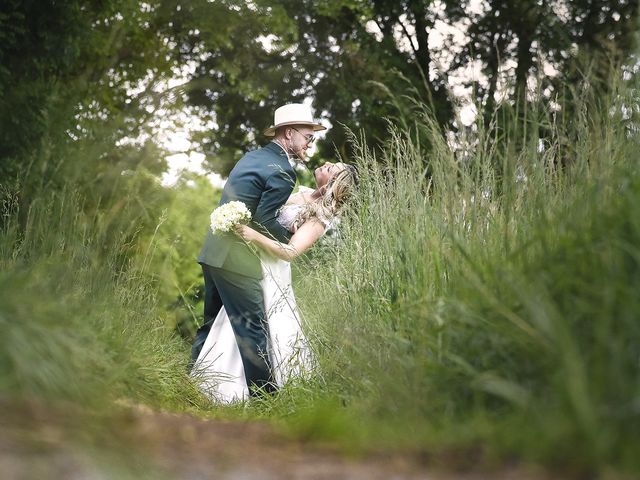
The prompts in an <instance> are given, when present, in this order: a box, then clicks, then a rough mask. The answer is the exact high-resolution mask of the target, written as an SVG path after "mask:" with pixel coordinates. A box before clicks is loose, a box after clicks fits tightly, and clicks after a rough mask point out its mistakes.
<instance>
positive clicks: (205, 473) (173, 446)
mask: <svg viewBox="0 0 640 480" xmlns="http://www.w3.org/2000/svg"><path fill="white" fill-rule="evenodd" d="M0 406H4V407H7V405H6V404H5V405H0ZM11 408H12V409H13V414H12V415H11V414H10V415H3V416H2V418H3V419H2V420H1V421H0V428H1V431H2V435H1V436H0V472H1V475H0V476H1V478H3V479H11V480H14V479H16V480H18V479H19V480H22V479H43V478H47V479H49V478H52V479H57V478H60V479H69V480H76V479H77V480H80V479H82V480H85V479H91V480H93V479H100V480H101V479H127V478H131V479H147V478H149V479H220V480H254V479H255V480H258V479H259V480H272V479H273V480H286V479H305V480H306V479H309V480H325V479H327V480H329V479H331V480H333V479H354V480H378V479H380V480H382V479H385V480H386V479H394V480H413V479H430V480H449V479H452V480H453V479H455V480H472V479H474V480H475V479H498V480H507V479H514V480H515V479H518V480H529V479H531V480H539V479H542V478H543V477H542V476H541V475H534V474H533V473H531V472H525V471H524V470H523V469H521V468H518V469H509V470H505V469H501V470H500V471H499V472H483V473H482V472H455V471H453V470H454V469H451V471H449V472H443V471H441V470H435V469H434V467H433V466H430V465H429V463H428V462H425V461H424V460H423V459H420V458H418V457H416V456H408V455H400V454H384V453H378V454H375V455H369V456H367V457H364V458H348V457H345V456H343V455H341V454H339V453H338V452H337V451H335V450H332V449H330V448H326V447H318V446H311V445H308V444H305V443H302V442H297V441H294V440H291V439H289V438H286V437H284V436H282V435H279V434H278V433H276V432H275V431H274V430H273V429H272V428H270V427H269V426H268V425H266V424H263V423H256V422H251V423H248V422H230V421H221V420H203V419H200V418H197V417H193V416H190V415H186V414H173V413H166V412H154V411H151V410H149V409H146V408H132V409H130V410H129V411H127V412H124V413H123V414H122V415H121V416H118V418H117V419H113V418H110V419H107V420H105V419H102V420H100V419H98V420H97V423H91V424H88V423H87V421H86V419H85V420H82V419H79V418H78V417H76V416H74V415H71V414H69V413H68V412H66V411H64V412H65V413H60V410H59V409H58V410H57V411H56V412H55V413H54V412H53V411H52V410H48V409H47V408H43V406H42V405H39V406H37V407H34V406H33V405H21V406H20V407H19V408H16V407H15V405H14V406H13V407H11ZM3 410H4V412H3V413H5V414H6V413H9V412H7V410H5V408H3Z"/></svg>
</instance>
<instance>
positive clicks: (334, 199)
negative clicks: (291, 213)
mask: <svg viewBox="0 0 640 480" xmlns="http://www.w3.org/2000/svg"><path fill="white" fill-rule="evenodd" d="M357 185H358V173H357V171H356V169H355V167H354V166H353V165H346V164H345V168H344V169H343V170H340V171H339V172H338V173H336V174H335V175H334V176H333V177H331V179H330V180H329V182H328V183H327V187H326V189H325V191H324V193H323V195H322V197H320V198H319V199H318V200H316V201H315V202H308V203H306V204H305V207H304V208H302V209H301V210H300V212H299V213H298V215H297V216H296V219H295V220H294V221H293V226H294V227H295V228H298V227H299V226H300V225H302V224H303V223H304V222H306V221H307V220H309V219H310V218H311V217H316V218H318V219H319V220H320V221H321V222H323V223H325V224H329V223H330V222H331V221H332V220H333V219H334V218H336V217H337V216H338V215H339V214H340V213H341V212H342V210H343V208H344V205H345V203H346V202H347V201H348V200H349V198H351V197H352V196H353V193H354V190H355V187H356V186H357Z"/></svg>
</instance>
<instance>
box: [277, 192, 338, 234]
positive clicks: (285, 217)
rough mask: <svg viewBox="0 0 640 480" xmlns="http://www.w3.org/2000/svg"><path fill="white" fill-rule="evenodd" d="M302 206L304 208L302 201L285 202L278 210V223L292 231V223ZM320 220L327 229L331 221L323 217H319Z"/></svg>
mask: <svg viewBox="0 0 640 480" xmlns="http://www.w3.org/2000/svg"><path fill="white" fill-rule="evenodd" d="M302 191H303V190H301V192H302ZM304 191H305V192H307V191H313V190H312V189H305V190H304ZM303 208H304V204H302V203H285V204H284V205H283V206H282V207H281V208H280V211H279V212H278V217H277V220H278V223H279V224H280V225H282V226H283V227H284V228H286V229H287V230H289V231H290V232H292V231H293V230H292V229H293V224H294V223H295V221H296V218H297V217H298V214H299V213H300V211H301V210H302V209H303ZM320 221H321V222H322V223H323V224H324V227H325V231H327V229H328V228H329V227H330V226H331V221H330V220H327V219H324V218H320Z"/></svg>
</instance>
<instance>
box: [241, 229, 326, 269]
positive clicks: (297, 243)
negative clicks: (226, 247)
mask: <svg viewBox="0 0 640 480" xmlns="http://www.w3.org/2000/svg"><path fill="white" fill-rule="evenodd" d="M324 229H325V227H324V225H323V224H322V222H320V220H318V219H316V218H311V219H309V220H307V221H306V222H304V223H303V224H302V225H301V226H300V227H299V228H298V229H297V230H296V233H295V234H294V235H293V236H292V237H291V240H289V243H288V244H287V243H281V242H278V241H276V240H272V239H270V238H268V237H266V236H264V235H263V234H261V233H260V232H258V231H256V230H254V229H253V228H251V227H247V226H246V225H239V226H238V227H236V233H237V234H238V235H240V237H242V239H243V240H245V241H247V242H251V243H253V244H254V245H257V246H258V247H260V248H262V249H263V250H266V251H267V252H268V253H270V254H271V255H274V256H276V257H278V258H280V259H282V260H286V261H288V262H290V261H291V260H293V259H294V258H296V257H297V256H298V255H301V254H302V253H304V252H305V251H306V250H308V249H309V248H310V247H311V245H313V244H314V243H315V242H316V240H318V239H319V238H320V237H321V236H322V234H323V233H324Z"/></svg>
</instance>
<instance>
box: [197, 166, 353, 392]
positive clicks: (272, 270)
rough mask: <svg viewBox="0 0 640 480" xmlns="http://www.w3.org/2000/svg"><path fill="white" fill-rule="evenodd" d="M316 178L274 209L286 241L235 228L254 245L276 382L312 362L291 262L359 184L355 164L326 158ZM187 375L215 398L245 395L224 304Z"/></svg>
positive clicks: (323, 229)
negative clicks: (313, 185)
mask: <svg viewBox="0 0 640 480" xmlns="http://www.w3.org/2000/svg"><path fill="white" fill-rule="evenodd" d="M314 177H315V180H316V185H318V186H319V187H318V188H316V189H315V190H313V189H311V188H307V187H301V189H300V190H299V191H298V192H297V193H295V194H293V195H291V196H290V197H289V199H288V200H287V203H285V205H284V206H283V207H282V208H281V209H280V211H279V213H278V222H279V223H280V224H281V225H282V226H283V227H285V228H286V229H288V230H289V231H290V232H292V233H293V236H292V237H291V240H290V241H289V243H288V244H284V243H280V242H278V241H276V240H273V239H271V238H268V237H266V236H265V235H263V234H261V233H260V232H258V231H256V230H254V229H252V228H250V227H248V226H246V225H239V226H238V227H237V228H236V234H237V235H238V236H240V237H241V238H242V239H243V240H244V241H246V242H248V243H250V244H252V245H254V246H256V247H258V252H259V255H260V263H261V265H262V273H263V278H262V281H261V285H262V290H263V294H264V302H265V312H266V315H267V325H268V338H269V344H268V352H267V354H268V355H269V360H270V361H269V364H270V365H271V368H272V372H271V373H272V380H273V382H274V383H275V384H276V385H277V386H278V387H281V386H283V385H284V384H285V383H286V382H287V381H288V380H290V379H292V378H294V377H298V376H301V375H303V374H304V373H305V372H309V371H310V369H311V368H312V366H313V356H312V354H311V350H310V348H309V344H308V342H307V340H306V338H305V336H304V333H303V331H302V328H301V325H300V313H299V311H298V307H297V305H296V300H295V297H294V295H293V291H292V286H291V265H290V263H289V262H291V260H293V259H294V258H295V257H297V256H298V255H300V254H302V253H304V252H305V251H306V250H307V249H309V248H310V247H311V246H312V245H313V244H314V243H315V242H316V241H317V240H318V239H319V238H320V237H322V235H324V233H325V232H326V231H327V229H328V228H329V227H330V226H331V225H332V223H333V222H334V221H335V219H336V218H337V216H338V215H339V214H340V212H341V210H342V207H343V206H344V204H345V201H346V200H347V199H348V198H349V197H350V196H351V195H352V193H353V189H354V187H355V185H356V183H357V175H356V171H355V168H354V167H353V166H351V165H346V164H344V163H331V162H327V163H325V164H324V165H323V166H322V167H319V168H317V169H316V170H315V172H314ZM191 375H192V377H193V378H194V379H195V380H196V382H197V383H198V385H199V387H200V389H201V390H202V392H203V393H205V394H206V395H207V396H209V397H210V398H211V399H212V400H214V401H218V402H221V403H232V402H236V401H242V400H245V399H247V398H249V390H248V388H247V382H246V379H245V374H244V367H243V364H242V358H241V357H240V351H239V349H238V345H237V343H236V337H235V335H234V333H233V329H232V326H231V322H230V321H229V317H228V316H227V313H226V311H225V309H224V307H223V308H222V309H220V312H219V313H218V315H217V317H216V319H215V321H214V322H213V326H212V327H211V331H210V332H209V335H208V336H207V339H206V341H205V343H204V345H203V347H202V350H201V351H200V354H199V355H198V358H197V360H196V362H195V366H194V369H193V370H192V373H191Z"/></svg>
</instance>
